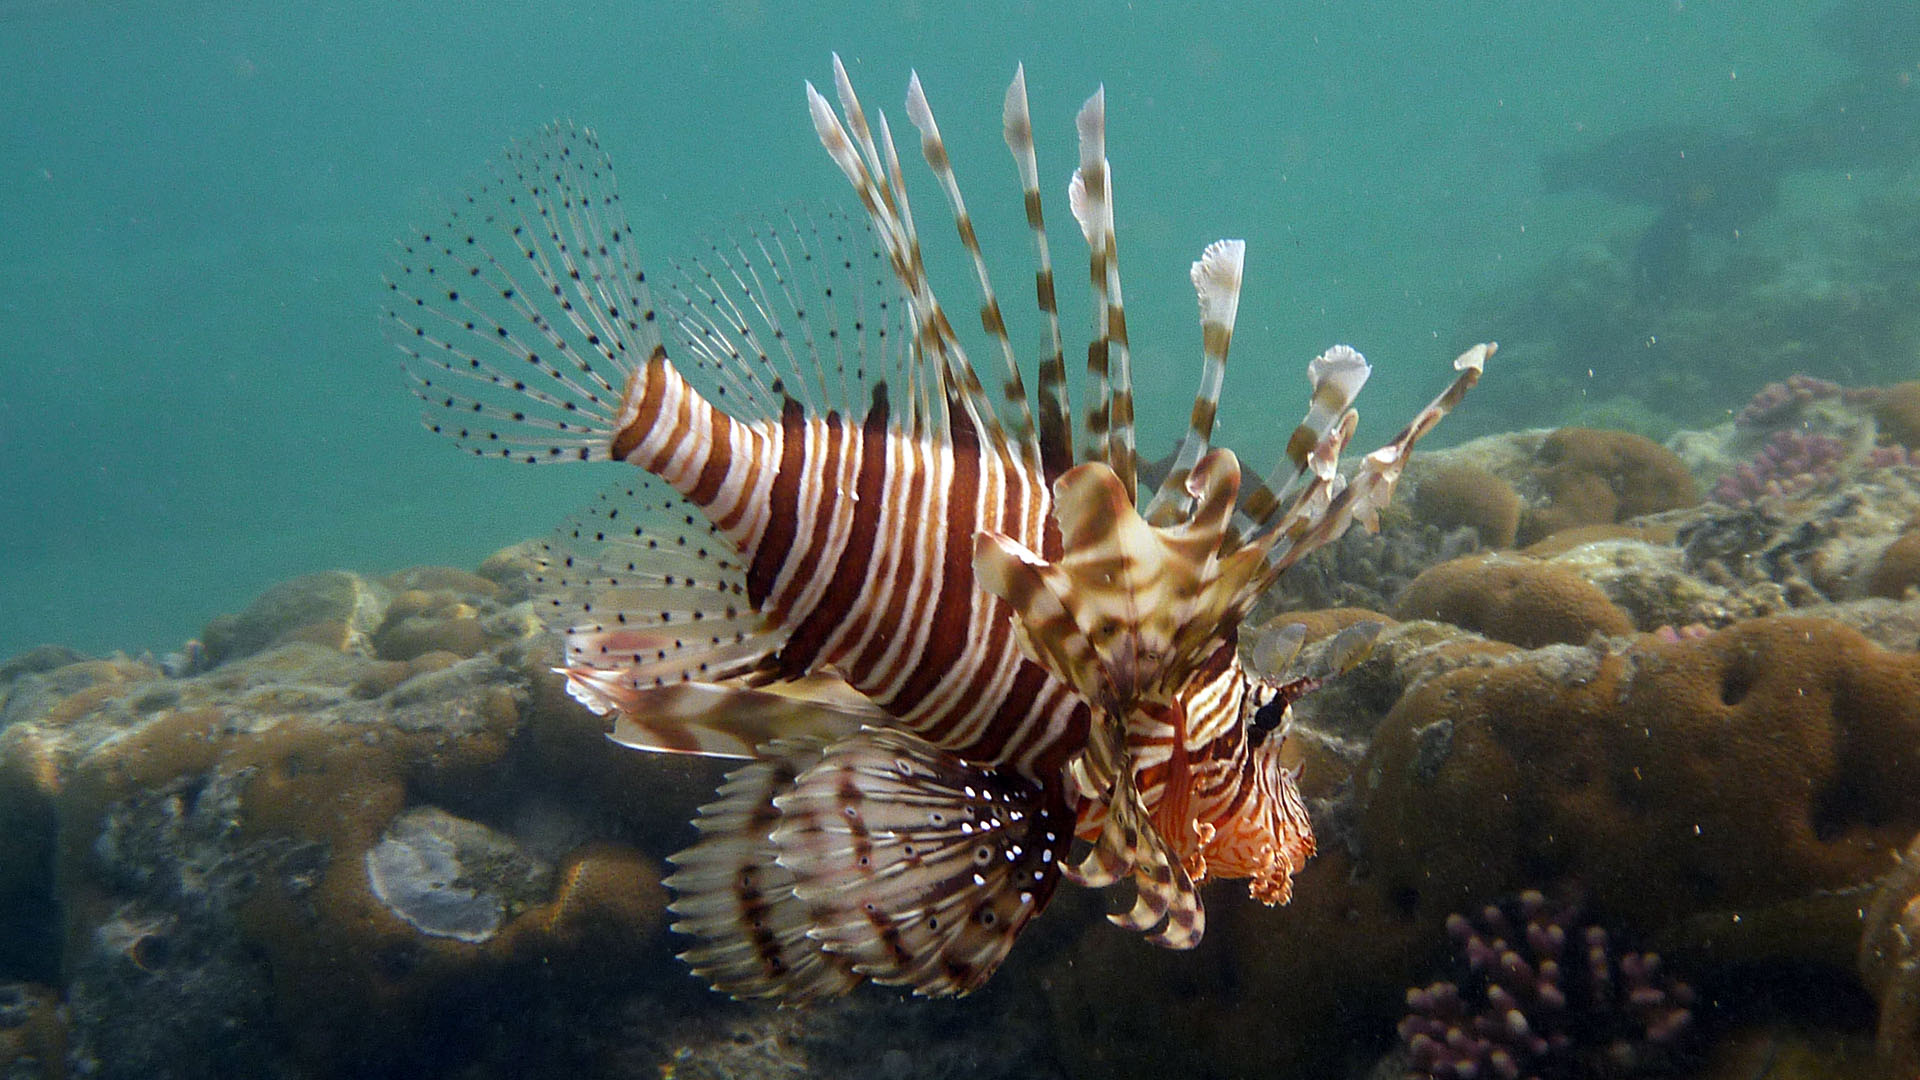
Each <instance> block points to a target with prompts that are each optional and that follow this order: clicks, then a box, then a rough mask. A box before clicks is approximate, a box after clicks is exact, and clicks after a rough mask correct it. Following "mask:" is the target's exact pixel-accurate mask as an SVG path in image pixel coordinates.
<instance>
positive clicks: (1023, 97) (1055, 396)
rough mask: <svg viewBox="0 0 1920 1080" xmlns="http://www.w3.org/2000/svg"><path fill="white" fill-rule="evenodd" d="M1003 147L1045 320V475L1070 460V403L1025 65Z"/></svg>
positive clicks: (1010, 98) (1005, 117)
mask: <svg viewBox="0 0 1920 1080" xmlns="http://www.w3.org/2000/svg"><path fill="white" fill-rule="evenodd" d="M1001 127H1002V129H1003V130H1004V132H1005V135H1006V140H1007V149H1008V150H1009V151H1010V152H1012V154H1013V160H1014V164H1015V165H1016V166H1017V167H1018V168H1019V170H1020V187H1021V191H1022V195H1023V199H1024V202H1025V204H1026V210H1027V227H1028V228H1029V229H1030V230H1032V232H1033V244H1034V263H1035V267H1034V275H1033V292H1034V302H1035V304H1036V305H1038V307H1039V309H1040V314H1041V316H1042V317H1043V318H1044V320H1045V321H1046V328H1047V336H1046V339H1045V341H1044V342H1043V343H1042V347H1041V348H1042V351H1041V354H1040V371H1039V382H1038V389H1039V397H1040V403H1039V412H1040V416H1039V427H1040V459H1041V461H1042V463H1043V464H1044V466H1045V469H1046V475H1048V476H1058V475H1059V474H1061V473H1063V472H1066V471H1067V469H1068V468H1069V467H1071V466H1072V465H1073V407H1072V405H1071V404H1070V403H1069V401H1068V399H1067V362H1066V353H1065V351H1064V348H1063V346H1062V344H1061V337H1060V307H1059V300H1058V297H1057V296H1056V294H1055V289H1054V281H1053V256H1052V254H1051V252H1050V250H1049V247H1048V244H1047V227H1046V222H1045V218H1044V216H1043V214H1042V213H1041V207H1040V167H1039V164H1038V162H1037V161H1036V160H1035V158H1034V153H1033V115H1032V113H1030V112H1029V111H1028V109H1027V69H1026V68H1025V67H1024V66H1017V67H1015V68H1014V71H1013V82H1012V83H1011V84H1009V85H1008V87H1007V98H1006V107H1005V109H1004V111H1003V112H1002V116H1001Z"/></svg>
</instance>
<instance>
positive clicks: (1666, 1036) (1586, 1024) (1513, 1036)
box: [1399, 890, 1694, 1080]
mask: <svg viewBox="0 0 1920 1080" xmlns="http://www.w3.org/2000/svg"><path fill="white" fill-rule="evenodd" d="M1447 933H1448V935H1449V936H1450V937H1452V938H1453V942H1454V946H1455V948H1456V950H1457V965H1456V966H1457V967H1458V968H1459V969H1460V970H1459V971H1458V972H1457V973H1456V977H1457V978H1458V980H1459V981H1457V982H1453V981H1441V982H1436V983H1433V984H1432V985H1430V986H1427V987H1426V988H1424V989H1421V988H1415V989H1411V990H1408V991H1407V1016H1406V1018H1405V1019H1403V1020H1401V1021H1400V1029H1399V1030H1400V1038H1401V1041H1402V1043H1403V1044H1404V1045H1405V1046H1406V1049H1407V1056H1408V1066H1409V1069H1408V1072H1407V1077H1408V1080H1454V1078H1469V1077H1498V1078H1500V1080H1518V1078H1520V1077H1522V1076H1526V1077H1532V1078H1541V1077H1585V1076H1634V1075H1652V1074H1653V1073H1656V1072H1659V1071H1663V1070H1667V1069H1669V1068H1671V1067H1672V1066H1674V1065H1675V1064H1677V1063H1678V1062H1679V1061H1680V1060H1681V1059H1683V1058H1684V1057H1685V1056H1686V1051H1687V1046H1686V1036H1687V1035H1688V1034H1689V1033H1690V1032H1691V1030H1692V1027H1693V1011H1692V1006H1693V1002H1694V995H1693V990H1692V988H1690V987H1689V986H1687V984H1686V983H1683V982H1679V981H1676V980H1674V979H1672V978H1670V977H1668V976H1667V975H1665V974H1664V973H1663V972H1662V970H1661V962H1660V957H1659V956H1658V955H1657V954H1654V953H1643V952H1632V951H1628V952H1617V951H1616V950H1615V949H1614V948H1613V945H1612V942H1611V939H1610V935H1609V934H1608V933H1607V931H1606V930H1604V929H1602V928H1601V927H1598V926H1582V925H1581V924H1580V920H1579V918H1578V912H1577V910H1576V909H1575V908H1574V907H1572V906H1570V905H1560V904H1555V903H1552V902H1550V901H1549V900H1548V899H1547V898H1546V897H1545V896H1543V895H1542V894H1541V893H1539V892H1537V891H1531V890H1530V891H1528V892H1524V893H1522V894H1520V896H1519V897H1518V898H1517V899H1515V900H1513V901H1511V902H1509V903H1508V904H1506V905H1504V906H1503V905H1495V904H1489V905H1487V906H1486V907H1485V908H1483V909H1482V910H1481V912H1480V914H1479V916H1478V917H1477V918H1474V919H1468V918H1467V917H1466V916H1464V915H1458V914H1456V915H1452V916H1449V917H1448V919H1447Z"/></svg>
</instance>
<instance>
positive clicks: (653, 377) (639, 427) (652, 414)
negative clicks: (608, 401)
mask: <svg viewBox="0 0 1920 1080" xmlns="http://www.w3.org/2000/svg"><path fill="white" fill-rule="evenodd" d="M667 366H668V365H667V349H666V346H664V345H655V346H654V347H653V355H651V356H649V357H647V359H646V362H645V363H644V364H642V365H641V367H640V369H639V370H640V372H642V373H643V374H641V375H640V376H639V377H640V378H643V379H645V380H646V383H647V388H646V391H645V393H643V394H641V395H640V404H639V406H638V407H637V408H636V410H635V412H634V417H633V420H632V421H631V422H630V423H628V424H627V426H626V427H623V428H621V429H620V431H619V433H618V434H616V435H615V436H614V437H613V447H612V449H611V451H610V452H611V453H612V455H613V459H614V460H615V461H625V460H626V459H627V455H628V454H631V453H633V451H634V448H635V447H637V446H639V445H640V442H641V440H643V439H645V438H646V437H647V432H649V431H652V430H653V425H654V423H655V422H656V421H658V420H659V419H660V402H661V398H662V397H663V396H664V395H665V394H666V372H667Z"/></svg>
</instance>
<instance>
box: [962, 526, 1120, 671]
mask: <svg viewBox="0 0 1920 1080" xmlns="http://www.w3.org/2000/svg"><path fill="white" fill-rule="evenodd" d="M973 573H974V578H975V580H976V581H978V582H979V583H980V585H981V587H982V588H984V589H986V590H987V591H988V592H990V593H992V594H994V595H995V596H998V597H1000V598H1001V599H1003V600H1005V601H1006V602H1007V603H1008V604H1011V605H1012V606H1013V610H1014V613H1015V615H1016V616H1017V618H1016V619H1015V620H1014V631H1015V635H1016V639H1017V640H1018V642H1019V644H1020V650H1021V652H1022V653H1024V654H1026V656H1027V657H1028V659H1031V660H1032V661H1033V662H1034V663H1036V664H1039V665H1040V666H1041V667H1043V668H1046V669H1047V671H1048V672H1049V673H1050V674H1052V675H1053V676H1054V677H1055V678H1057V679H1060V680H1061V681H1062V682H1065V683H1066V684H1067V685H1069V686H1071V687H1073V689H1074V691H1075V692H1076V693H1078V694H1079V695H1080V696H1081V697H1083V698H1086V699H1087V700H1089V701H1100V700H1105V699H1106V698H1107V697H1109V696H1110V694H1111V689H1110V687H1109V686H1108V683H1109V681H1110V680H1109V677H1108V672H1107V669H1106V666H1105V665H1104V663H1103V662H1102V658H1101V655H1100V652H1099V650H1097V649H1096V648H1095V647H1094V645H1093V642H1092V641H1090V640H1089V639H1088V638H1087V636H1086V635H1085V634H1084V633H1082V632H1081V628H1080V619H1079V614H1078V612H1076V611H1075V610H1074V607H1073V602H1074V593H1073V583H1072V582H1071V581H1070V580H1068V579H1067V577H1066V575H1065V573H1063V572H1062V570H1061V568H1060V567H1059V566H1058V565H1057V564H1054V563H1049V562H1047V561H1046V560H1044V559H1042V558H1041V557H1040V556H1038V555H1036V554H1034V553H1033V552H1032V551H1031V550H1029V549H1028V548H1027V547H1026V546H1025V545H1023V544H1021V543H1020V542H1019V541H1018V540H1015V539H1013V538H1012V537H1009V536H1004V535H1002V534H1000V533H995V532H981V533H978V534H977V535H975V536H974V540H973Z"/></svg>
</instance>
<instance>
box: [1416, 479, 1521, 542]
mask: <svg viewBox="0 0 1920 1080" xmlns="http://www.w3.org/2000/svg"><path fill="white" fill-rule="evenodd" d="M1520 508H1521V504H1520V496H1519V495H1518V494H1517V493H1516V492H1515V491H1514V490H1513V485H1511V484H1509V483H1507V482H1506V481H1505V480H1502V479H1500V478H1499V477H1498V476H1495V475H1494V474H1493V473H1492V472H1490V471H1488V470H1486V469H1484V468H1481V467H1480V466H1478V465H1475V464H1472V463H1471V462H1458V463H1448V464H1443V465H1439V466H1436V467H1434V468H1432V469H1427V470H1423V471H1422V473H1421V474H1420V480H1419V484H1418V486H1417V487H1415V488H1414V491H1413V514H1414V516H1415V517H1416V518H1418V519H1420V520H1422V521H1427V522H1431V523H1433V524H1435V525H1438V526H1439V527H1440V528H1442V529H1457V528H1460V527H1462V526H1465V527H1467V528H1471V529H1473V530H1474V532H1475V533H1476V534H1477V535H1478V537H1479V539H1480V546H1481V547H1488V548H1506V547H1512V546H1513V540H1514V536H1515V534H1516V533H1517V532H1518V531H1519V529H1520Z"/></svg>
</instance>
